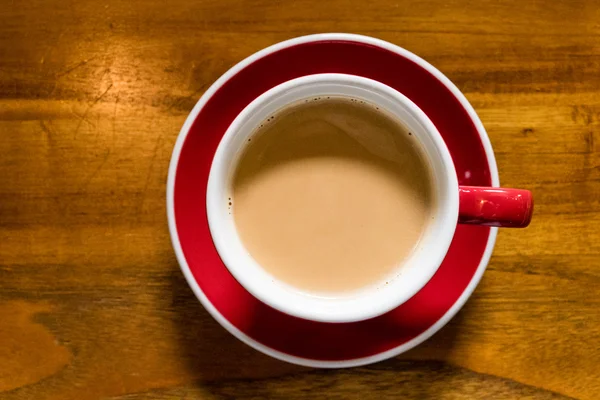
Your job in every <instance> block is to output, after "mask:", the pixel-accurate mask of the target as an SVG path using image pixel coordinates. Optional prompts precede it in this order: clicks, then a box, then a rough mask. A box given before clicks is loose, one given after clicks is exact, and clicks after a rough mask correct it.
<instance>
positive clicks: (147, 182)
mask: <svg viewBox="0 0 600 400" xmlns="http://www.w3.org/2000/svg"><path fill="white" fill-rule="evenodd" d="M161 141H162V134H160V135H158V137H157V138H156V143H155V145H154V150H153V152H152V158H151V159H150V166H149V167H148V172H147V173H146V182H145V183H144V188H143V189H142V192H141V193H140V204H139V205H138V216H137V220H138V221H139V220H140V218H141V215H142V209H143V208H144V202H145V200H146V192H148V186H150V178H151V176H152V170H153V167H154V162H155V161H156V156H157V154H158V149H159V148H160V146H159V145H160V143H161Z"/></svg>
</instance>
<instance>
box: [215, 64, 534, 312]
mask: <svg viewBox="0 0 600 400" xmlns="http://www.w3.org/2000/svg"><path fill="white" fill-rule="evenodd" d="M328 96H337V97H341V98H349V99H354V100H356V101H360V102H364V103H365V104H369V105H373V106H375V107H377V109H381V110H382V111H384V112H386V113H387V114H389V115H391V116H393V117H394V118H395V119H397V120H398V121H399V122H401V123H402V125H403V126H405V127H406V129H407V131H408V132H410V135H411V136H413V137H414V140H415V141H416V143H417V144H418V146H419V149H420V151H421V153H422V154H423V157H424V159H425V162H426V163H427V165H428V168H429V171H430V172H431V187H432V190H433V191H434V195H435V199H436V201H435V202H434V203H433V204H432V206H431V207H432V209H431V219H430V220H429V221H428V222H427V223H426V225H425V226H424V229H423V232H422V235H421V237H420V239H419V241H418V243H417V244H416V246H415V248H414V249H413V250H412V252H411V254H410V255H409V256H408V257H407V258H406V259H404V260H403V261H402V263H400V264H399V265H397V266H396V267H395V270H394V274H393V277H392V278H389V279H385V280H381V281H380V282H378V283H376V284H371V285H366V286H365V287H363V288H360V289H358V290H353V291H349V292H340V293H332V294H331V295H316V294H315V293H312V292H310V291H305V290H300V289H298V288H297V287H295V286H294V285H293V284H290V283H289V282H283V281H281V280H279V279H277V278H276V277H274V276H273V275H272V274H270V273H269V272H267V271H266V270H265V268H263V267H262V266H261V265H260V263H259V262H257V261H256V259H255V258H254V257H253V255H252V254H251V253H250V252H249V251H248V249H247V248H246V246H245V244H244V242H243V240H241V238H240V235H239V232H238V229H237V227H236V223H235V219H234V214H235V208H234V209H233V211H232V207H231V201H232V200H231V197H232V194H231V193H232V192H231V189H232V184H233V183H232V182H233V179H234V175H235V171H236V167H237V164H238V162H239V159H240V157H241V155H242V154H243V152H244V149H245V148H246V147H247V146H248V145H249V143H250V141H249V139H251V138H252V135H253V134H254V133H255V132H256V130H257V127H259V126H260V125H261V124H263V123H264V122H265V121H267V120H269V119H270V118H271V116H273V115H277V114H278V113H279V112H281V110H284V109H286V108H287V107H290V105H293V104H297V103H298V102H302V101H306V100H308V99H320V98H324V97H328ZM233 200H234V201H235V199H233ZM206 208H207V216H208V224H209V228H210V233H211V236H212V239H213V242H214V245H215V248H216V250H217V252H218V254H219V256H220V257H221V259H222V261H223V263H224V265H225V266H226V267H227V269H228V270H229V271H230V273H231V274H232V275H233V276H234V278H235V279H236V280H237V281H238V282H239V283H240V284H241V285H242V286H243V287H244V288H245V289H246V290H247V291H248V292H249V293H251V294H252V295H253V296H255V297H256V298H258V299H259V300H261V301H262V302H264V303H265V304H267V305H269V306H271V307H272V308H274V309H276V310H279V311H281V312H283V313H286V314H288V315H291V316H295V317H298V318H303V319H307V320H313V321H319V322H330V323H344V322H355V321H361V320H366V319H370V318H374V317H377V316H379V315H381V314H384V313H386V312H388V311H390V310H392V309H394V308H396V307H398V306H399V305H401V304H403V303H405V302H406V301H407V300H409V299H410V298H411V297H412V296H414V295H415V294H416V293H417V292H418V291H419V290H421V289H422V288H423V287H424V286H425V285H426V284H427V282H428V281H429V280H430V279H431V278H432V277H433V275H434V274H435V273H436V271H437V269H438V267H439V266H440V265H441V263H442V261H443V260H444V257H445V256H446V253H447V251H448V249H449V247H450V244H451V242H452V238H453V236H454V233H455V230H456V227H457V224H458V223H462V224H476V225H486V226H496V227H525V226H527V225H528V224H529V221H530V219H531V214H532V210H533V202H532V197H531V194H530V192H528V191H526V190H519V189H504V188H493V187H466V186H459V184H458V180H457V175H456V170H455V167H454V164H453V161H452V158H451V155H450V153H449V151H448V148H447V147H446V144H445V142H444V140H443V138H442V137H441V135H440V133H439V132H438V130H437V129H436V127H435V125H434V124H433V123H432V122H431V120H430V119H429V117H428V116H427V115H426V114H425V113H424V112H423V111H422V110H421V109H420V108H419V107H418V106H417V105H416V104H415V103H413V102H412V101H411V100H410V99H409V98H407V97H406V96H404V95H403V94H402V93H400V92H398V91H397V90H395V89H393V88H391V87H389V86H387V85H385V84H383V83H381V82H378V81H376V80H373V79H369V78H365V77H360V76H355V75H348V74H336V73H325V74H315V75H307V76H303V77H300V78H296V79H293V80H290V81H287V82H284V83H282V84H279V85H277V86H275V87H274V88H272V89H270V90H268V91H267V92H265V93H263V94H262V95H260V96H259V97H257V98H256V99H254V100H253V101H252V102H251V103H250V104H248V105H247V106H246V107H245V108H244V109H243V110H242V111H241V112H240V113H239V114H238V116H237V117H236V118H235V119H234V121H233V122H232V123H231V125H230V126H229V128H228V129H227V131H226V133H225V135H224V136H223V138H222V139H221V142H220V144H219V146H218V148H217V151H216V153H215V155H214V159H213V161H212V165H211V170H210V175H209V179H208V186H207V194H206Z"/></svg>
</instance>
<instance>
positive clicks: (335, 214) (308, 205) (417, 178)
mask: <svg viewBox="0 0 600 400" xmlns="http://www.w3.org/2000/svg"><path fill="white" fill-rule="evenodd" d="M431 182H432V178H431V176H430V170H429V167H428V165H427V163H426V161H425V159H424V157H423V155H422V153H421V152H420V149H419V146H418V143H417V141H416V138H415V137H414V136H412V134H411V132H409V131H407V130H406V128H404V126H403V125H402V124H401V123H399V122H398V121H396V120H395V119H394V118H393V117H391V116H389V115H387V113H385V112H383V111H381V110H379V109H378V108H377V107H375V106H372V105H370V104H366V103H364V102H362V101H359V100H355V99H349V98H343V97H334V96H330V97H320V98H315V99H310V100H304V101H301V102H299V103H297V104H294V105H292V106H290V107H287V108H286V109H284V110H282V111H280V112H279V113H277V114H275V115H274V116H272V117H271V118H269V119H268V120H267V121H265V122H264V123H263V124H262V125H261V126H260V127H258V128H257V129H256V130H255V132H254V133H253V134H252V136H251V138H250V139H249V142H248V145H247V147H246V148H245V149H244V151H243V152H242V154H241V156H240V158H239V161H238V164H237V167H236V171H235V175H234V177H233V184H232V188H231V190H232V195H231V199H232V213H233V217H234V221H235V225H236V229H237V231H238V234H239V236H240V239H241V240H242V243H243V244H244V246H245V248H246V249H247V251H248V252H249V254H250V255H251V256H252V257H253V258H254V259H255V260H256V262H257V263H258V264H260V265H261V266H262V267H263V268H264V269H265V270H266V271H267V272H269V273H270V274H271V275H272V276H274V277H275V278H276V279H279V280H280V281H282V282H284V283H287V284H289V285H290V286H293V287H295V288H297V289H299V290H302V291H306V292H311V293H314V294H321V295H327V294H336V293H340V292H351V291H355V290H357V289H361V288H364V287H368V286H372V285H380V284H383V285H384V284H385V283H386V280H391V279H395V278H396V277H397V276H398V275H399V273H401V270H402V269H401V265H402V263H403V261H404V260H405V259H406V258H407V257H409V256H410V255H411V253H412V252H413V250H414V249H415V247H416V246H417V244H418V243H419V240H420V238H421V236H422V233H423V231H424V229H425V227H426V225H427V223H428V221H429V220H430V219H431V218H432V207H433V203H434V200H435V199H434V194H433V189H432V183H431Z"/></svg>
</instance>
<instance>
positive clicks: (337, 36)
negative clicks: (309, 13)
mask: <svg viewBox="0 0 600 400" xmlns="http://www.w3.org/2000/svg"><path fill="white" fill-rule="evenodd" d="M318 41H352V42H359V43H364V44H368V45H372V46H375V47H380V48H383V49H386V50H388V51H391V52H393V53H396V54H398V55H400V56H402V57H405V58H408V59H410V60H411V61H413V62H415V63H416V64H418V65H419V66H421V67H422V68H424V69H425V70H427V71H428V72H429V73H431V74H432V75H433V76H434V77H435V78H436V79H438V80H439V81H440V82H441V83H442V84H444V86H446V87H447V88H448V89H449V90H450V91H451V92H452V94H453V95H454V97H455V98H456V99H457V100H458V101H459V102H460V103H461V105H462V106H463V108H464V109H465V110H466V111H467V113H468V114H469V117H470V118H471V120H472V122H473V124H474V125H475V127H476V129H477V132H478V133H479V136H480V140H481V143H482V145H483V148H484V151H485V153H486V158H487V162H488V165H489V168H490V176H491V181H492V186H499V185H500V179H499V176H498V168H497V165H496V159H495V157H494V152H493V149H492V145H491V143H490V140H489V137H488V135H487V132H486V131H485V128H484V127H483V124H482V123H481V120H480V119H479V117H478V116H477V114H476V113H475V110H474V109H473V107H472V106H471V104H470V103H469V102H468V100H467V99H466V97H465V96H464V95H463V94H462V92H461V91H460V90H459V89H458V88H457V87H456V86H455V85H454V84H453V83H452V82H451V81H450V79H448V78H447V77H446V76H445V75H444V74H442V73H441V72H440V71H439V70H438V69H437V68H435V67H434V66H432V65H431V64H429V63H428V62H427V61H425V60H423V59H422V58H420V57H418V56H417V55H415V54H413V53H411V52H409V51H408V50H405V49H403V48H401V47H399V46H396V45H394V44H391V43H389V42H386V41H383V40H380V39H375V38H372V37H369V36H363V35H356V34H349V33H320V34H314V35H307V36H301V37H297V38H294V39H290V40H286V41H283V42H280V43H277V44H274V45H272V46H270V47H267V48H265V49H263V50H260V51H258V52H256V53H254V54H252V55H251V56H249V57H247V58H245V59H244V60H242V61H240V62H239V63H238V64H236V65H235V66H233V67H232V68H231V69H229V70H228V71H227V72H226V73H225V74H223V75H222V76H221V77H220V78H219V79H218V80H217V81H216V82H214V83H213V84H212V85H211V86H210V88H209V89H208V90H207V91H206V92H205V93H204V94H203V95H202V97H201V98H200V100H198V102H197V103H196V105H195V106H194V108H193V109H192V111H191V113H190V114H189V115H188V117H187V119H186V121H185V123H184V124H183V126H182V128H181V130H180V132H179V135H178V137H177V141H176V143H175V147H174V149H173V154H172V156H171V162H170V164H169V173H168V178H167V219H168V224H169V232H170V235H171V241H172V245H173V249H174V251H175V255H176V257H177V260H178V262H179V266H180V268H181V271H182V272H183V275H184V276H185V279H186V280H187V282H188V284H189V286H190V287H191V289H192V291H193V292H194V294H195V295H196V297H197V298H198V300H199V301H200V303H201V304H202V305H203V306H204V308H205V309H206V310H207V311H208V312H209V314H211V316H212V317H213V318H214V319H215V320H216V321H217V322H219V324H221V325H222V326H223V327H224V328H225V329H226V330H227V331H229V333H231V334H232V335H233V336H235V337H236V338H238V339H239V340H241V341H242V342H244V343H246V344H247V345H249V346H250V347H252V348H254V349H256V350H258V351H260V352H262V353H264V354H267V355H269V356H271V357H274V358H276V359H279V360H282V361H286V362H289V363H292V364H297V365H302V366H306V367H314V368H350V367H358V366H363V365H367V364H372V363H376V362H379V361H383V360H386V359H388V358H392V357H395V356H398V355H400V354H402V353H404V352H406V351H408V350H410V349H412V348H414V347H416V346H418V345H419V344H421V343H423V342H424V341H425V340H427V339H429V338H430V337H431V336H433V335H434V334H435V333H436V332H438V331H439V330H440V329H441V328H442V327H444V326H445V325H446V324H447V323H448V322H449V321H450V320H451V319H452V318H453V317H454V315H456V313H457V312H458V311H459V310H460V309H461V308H462V307H463V306H464V304H465V303H466V302H467V300H468V299H469V297H470V296H471V295H472V294H473V292H474V291H475V288H476V287H477V285H478V284H479V281H480V280H481V277H482V276H483V273H484V272H485V269H486V267H487V265H488V262H489V260H490V257H491V255H492V252H493V249H494V245H495V242H496V236H497V233H498V228H491V229H490V233H489V236H488V241H487V244H486V247H485V250H484V253H483V256H482V258H481V260H480V263H479V266H478V267H477V270H476V272H475V274H474V275H473V277H472V278H471V281H470V282H469V284H468V285H467V287H466V288H465V290H464V291H463V293H462V294H461V295H460V297H459V298H458V299H457V300H456V302H455V303H454V304H453V305H452V306H451V307H450V308H449V309H448V311H447V312H446V313H445V314H444V315H443V316H442V317H441V318H439V319H438V320H437V321H436V322H435V323H434V324H433V325H431V326H430V327H429V328H428V329H427V330H425V331H424V332H422V333H421V334H419V335H418V336H416V337H414V338H413V339H411V340H409V341H408V342H406V343H403V344H402V345H400V346H397V347H394V348H393V349H389V350H386V351H384V352H381V353H377V354H374V355H371V356H367V357H361V358H353V359H348V360H336V361H327V360H314V359H309V358H303V357H297V356H293V355H290V354H287V353H284V352H281V351H279V350H275V349H273V348H271V347H269V346H267V345H265V344H262V343H260V342H258V341H256V340H254V339H253V338H251V337H249V336H248V335H246V334H245V333H244V332H242V331H241V330H239V329H238V328H237V327H235V326H234V325H233V324H231V323H230V322H229V321H228V320H227V319H226V318H225V317H224V316H223V315H222V314H221V313H220V312H219V310H217V308H216V307H214V306H213V304H212V303H211V302H210V300H209V299H208V298H207V297H206V295H205V294H204V292H203V291H202V289H201V288H200V286H199V285H198V283H197V282H196V280H195V278H194V276H193V274H192V272H191V270H190V267H189V265H188V264H187V261H186V259H185V256H184V254H183V249H182V247H181V243H180V241H179V235H178V233H177V227H176V222H175V209H174V191H175V175H176V170H177V165H178V163H179V156H180V154H181V150H182V148H183V144H184V142H185V139H186V138H187V134H188V133H189V131H190V129H191V127H192V125H193V123H194V121H195V120H196V118H197V116H198V114H199V113H200V111H201V110H202V108H203V107H204V106H205V105H206V103H207V102H208V101H209V99H210V98H211V97H212V96H213V95H214V94H215V93H216V92H217V90H219V89H220V88H221V87H222V86H223V84H225V82H227V81H228V80H229V79H231V78H232V77H233V76H234V75H236V74H237V73H238V72H239V71H241V70H242V69H244V68H245V67H247V66H248V65H250V64H252V63H253V62H255V61H256V60H258V59H260V58H263V57H265V56H266V55H268V54H271V53H274V52H277V51H280V50H282V49H284V48H288V47H292V46H296V45H299V44H304V43H309V42H318Z"/></svg>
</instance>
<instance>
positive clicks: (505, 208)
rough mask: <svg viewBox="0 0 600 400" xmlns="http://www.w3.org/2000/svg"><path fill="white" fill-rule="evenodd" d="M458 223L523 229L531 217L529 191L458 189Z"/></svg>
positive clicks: (531, 200)
mask: <svg viewBox="0 0 600 400" xmlns="http://www.w3.org/2000/svg"><path fill="white" fill-rule="evenodd" d="M458 192H459V199H460V206H459V210H458V223H460V224H470V225H484V226H499V227H500V226H502V227H509V228H525V227H526V226H527V225H529V222H530V221H531V215H532V214H533V197H532V196H531V192H530V191H529V190H522V189H504V188H494V187H476V186H459V188H458Z"/></svg>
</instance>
